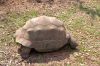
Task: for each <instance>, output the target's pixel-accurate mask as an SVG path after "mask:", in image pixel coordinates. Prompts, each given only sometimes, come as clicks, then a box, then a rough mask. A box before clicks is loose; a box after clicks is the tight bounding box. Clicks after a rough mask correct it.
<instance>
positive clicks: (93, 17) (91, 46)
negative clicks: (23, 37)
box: [0, 0, 100, 66]
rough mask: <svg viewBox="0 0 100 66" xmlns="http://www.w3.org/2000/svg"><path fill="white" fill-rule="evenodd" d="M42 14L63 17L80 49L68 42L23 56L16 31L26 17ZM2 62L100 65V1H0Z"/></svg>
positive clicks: (1, 65) (37, 65) (14, 65)
mask: <svg viewBox="0 0 100 66" xmlns="http://www.w3.org/2000/svg"><path fill="white" fill-rule="evenodd" d="M1 1H2V0H1ZM40 15H47V16H55V17H57V18H58V19H60V20H62V21H63V22H64V24H65V27H66V29H68V30H69V31H70V32H71V33H72V35H73V36H74V37H75V38H76V39H77V42H78V44H79V46H78V47H77V50H72V49H70V48H69V47H67V46H66V47H64V48H62V49H61V50H59V51H55V52H51V53H37V52H35V51H32V54H31V55H30V57H29V58H28V59H25V60H23V59H22V58H21V56H20V54H19V53H18V47H19V46H18V45H17V44H16V43H15V41H14V37H13V35H14V33H15V31H16V29H18V28H19V27H21V26H23V24H25V21H27V20H28V19H30V18H32V17H36V16H40ZM0 66H100V1H99V0H81V1H80V0H54V2H41V3H37V2H35V1H34V0H5V2H4V3H0Z"/></svg>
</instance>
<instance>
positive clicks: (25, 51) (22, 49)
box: [20, 45, 31, 59]
mask: <svg viewBox="0 0 100 66" xmlns="http://www.w3.org/2000/svg"><path fill="white" fill-rule="evenodd" d="M30 51H31V48H28V47H25V46H22V45H21V47H20V54H21V57H22V58H23V59H27V58H28V57H29V55H30Z"/></svg>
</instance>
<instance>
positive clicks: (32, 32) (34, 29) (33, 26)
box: [15, 16, 66, 52]
mask: <svg viewBox="0 0 100 66" xmlns="http://www.w3.org/2000/svg"><path fill="white" fill-rule="evenodd" d="M15 36H16V42H18V43H20V44H22V45H23V46H26V47H29V48H34V49H35V50H37V51H39V52H48V51H53V50H57V49H59V48H61V47H63V46H64V45H65V44H66V32H65V28H64V24H63V22H61V21H60V20H58V19H56V18H55V17H48V16H40V17H36V18H33V19H30V20H28V21H27V22H26V24H25V25H24V26H23V27H22V28H19V29H18V30H17V31H16V33H15Z"/></svg>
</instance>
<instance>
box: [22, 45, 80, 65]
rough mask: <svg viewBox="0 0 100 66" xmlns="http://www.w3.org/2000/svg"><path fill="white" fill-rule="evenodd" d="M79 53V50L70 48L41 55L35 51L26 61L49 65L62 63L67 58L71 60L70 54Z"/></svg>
mask: <svg viewBox="0 0 100 66" xmlns="http://www.w3.org/2000/svg"><path fill="white" fill-rule="evenodd" d="M78 51H79V50H78V49H71V48H70V47H69V46H64V47H63V48H61V49H59V50H57V51H54V52H49V53H39V52H36V51H35V50H32V51H31V54H30V57H29V58H28V59H24V60H25V61H27V63H48V62H52V61H61V60H64V59H66V58H67V59H69V57H70V54H73V53H74V52H78ZM22 59H23V58H22Z"/></svg>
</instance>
